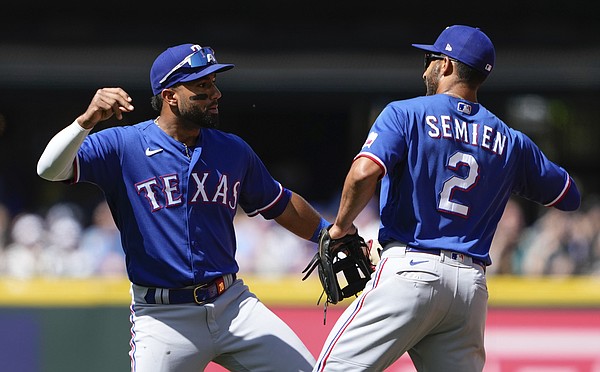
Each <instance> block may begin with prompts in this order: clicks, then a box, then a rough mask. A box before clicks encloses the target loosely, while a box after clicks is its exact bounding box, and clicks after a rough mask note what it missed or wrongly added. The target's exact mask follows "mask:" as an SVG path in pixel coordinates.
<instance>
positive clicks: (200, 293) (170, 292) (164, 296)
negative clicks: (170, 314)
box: [144, 274, 236, 305]
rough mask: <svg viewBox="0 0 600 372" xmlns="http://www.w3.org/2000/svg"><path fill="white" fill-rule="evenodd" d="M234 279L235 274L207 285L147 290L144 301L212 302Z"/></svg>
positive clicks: (168, 302)
mask: <svg viewBox="0 0 600 372" xmlns="http://www.w3.org/2000/svg"><path fill="white" fill-rule="evenodd" d="M235 279H236V275H235V274H227V275H224V276H220V277H218V278H216V279H214V280H212V281H210V282H208V283H205V284H200V285H197V286H195V287H190V288H177V289H167V288H148V290H147V292H146V295H145V296H144V300H145V301H146V303H147V304H193V303H195V304H198V305H204V304H206V303H208V302H212V301H214V300H215V299H216V298H217V297H219V296H220V295H221V294H222V293H223V292H225V290H227V288H229V287H230V286H231V285H232V284H233V282H234V281H235Z"/></svg>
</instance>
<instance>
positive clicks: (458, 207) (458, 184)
mask: <svg viewBox="0 0 600 372" xmlns="http://www.w3.org/2000/svg"><path fill="white" fill-rule="evenodd" d="M447 167H448V169H450V170H452V171H456V170H457V169H459V167H468V174H467V177H466V178H461V177H458V176H452V177H451V178H450V179H448V180H447V181H446V182H444V187H443V189H442V192H441V193H440V202H439V203H438V209H439V210H440V211H442V212H446V213H451V214H459V215H462V216H468V215H469V207H468V206H466V205H463V204H460V203H457V202H454V201H452V200H451V199H452V196H453V194H454V192H455V191H469V190H470V189H471V188H472V187H473V186H474V185H475V184H476V183H477V179H478V178H479V164H477V160H475V158H474V157H473V155H470V154H465V153H462V152H457V153H455V154H454V155H452V156H451V157H450V160H449V161H448V166H447Z"/></svg>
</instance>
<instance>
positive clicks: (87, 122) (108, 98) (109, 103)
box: [77, 88, 133, 129]
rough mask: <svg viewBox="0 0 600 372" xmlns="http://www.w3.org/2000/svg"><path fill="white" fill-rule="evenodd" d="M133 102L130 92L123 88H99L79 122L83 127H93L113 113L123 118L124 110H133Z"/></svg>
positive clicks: (118, 117) (78, 119)
mask: <svg viewBox="0 0 600 372" xmlns="http://www.w3.org/2000/svg"><path fill="white" fill-rule="evenodd" d="M131 102H132V99H131V97H130V96H129V94H127V92H125V91H124V90H123V89H121V88H101V89H98V90H97V91H96V94H95V95H94V98H92V102H91V103H90V105H89V106H88V108H87V110H86V111H85V112H84V113H83V114H82V115H80V116H79V117H78V118H77V122H78V123H79V125H81V126H82V127H83V128H85V129H91V128H93V127H94V126H95V125H96V124H98V123H99V122H101V121H104V120H107V119H109V118H110V117H111V116H113V115H115V116H116V118H117V119H119V120H121V119H123V113H124V112H131V111H133V105H132V104H131Z"/></svg>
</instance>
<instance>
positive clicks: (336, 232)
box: [329, 223, 358, 239]
mask: <svg viewBox="0 0 600 372" xmlns="http://www.w3.org/2000/svg"><path fill="white" fill-rule="evenodd" d="M357 231H358V229H357V228H356V226H354V224H352V225H350V227H348V228H347V229H342V228H341V227H340V226H339V225H337V224H335V223H334V224H333V226H331V228H330V229H329V235H330V236H331V238H332V239H340V238H342V237H344V236H346V235H353V234H356V232H357Z"/></svg>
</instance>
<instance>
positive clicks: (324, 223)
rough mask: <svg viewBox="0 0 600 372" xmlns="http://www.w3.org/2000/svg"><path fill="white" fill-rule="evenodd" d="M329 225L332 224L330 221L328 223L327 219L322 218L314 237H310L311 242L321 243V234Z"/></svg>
mask: <svg viewBox="0 0 600 372" xmlns="http://www.w3.org/2000/svg"><path fill="white" fill-rule="evenodd" d="M329 225H331V223H330V222H329V221H327V220H326V219H324V218H323V217H321V221H319V225H318V226H317V228H316V229H315V231H314V232H313V234H312V236H311V237H310V241H311V242H313V243H318V242H319V234H320V233H321V230H323V229H324V228H326V227H328V226H329Z"/></svg>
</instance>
